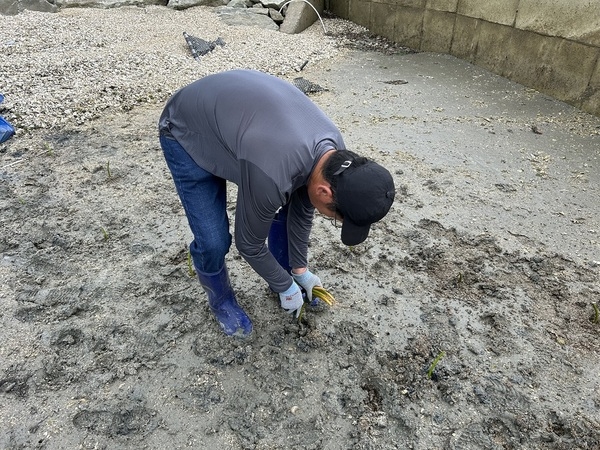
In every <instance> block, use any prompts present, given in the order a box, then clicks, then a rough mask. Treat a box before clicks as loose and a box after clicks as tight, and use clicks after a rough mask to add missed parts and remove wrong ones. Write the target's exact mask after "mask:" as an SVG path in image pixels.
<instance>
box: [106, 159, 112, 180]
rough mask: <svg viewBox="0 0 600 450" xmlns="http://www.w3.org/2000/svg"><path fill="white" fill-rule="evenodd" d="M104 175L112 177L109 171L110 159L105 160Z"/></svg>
mask: <svg viewBox="0 0 600 450" xmlns="http://www.w3.org/2000/svg"><path fill="white" fill-rule="evenodd" d="M106 175H107V176H108V178H111V177H112V174H111V172H110V161H107V162H106Z"/></svg>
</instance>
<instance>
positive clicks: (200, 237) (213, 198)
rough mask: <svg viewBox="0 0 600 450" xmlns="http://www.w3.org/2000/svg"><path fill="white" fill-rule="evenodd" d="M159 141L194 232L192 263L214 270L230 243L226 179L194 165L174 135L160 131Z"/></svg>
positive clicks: (203, 270)
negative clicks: (170, 135)
mask: <svg viewBox="0 0 600 450" xmlns="http://www.w3.org/2000/svg"><path fill="white" fill-rule="evenodd" d="M160 145H161V147H162V149H163V152H164V156H165V160H166V161H167V166H169V170H170V171H171V175H172V177H173V182H174V183H175V188H176V189H177V193H178V194H179V198H180V199H181V204H182V205H183V209H184V210H185V214H186V216H187V219H188V223H189V225H190V229H191V230H192V234H193V235H194V240H193V241H192V243H191V244H190V253H191V255H192V259H193V261H194V266H195V267H196V270H198V271H200V272H203V273H205V274H213V273H216V272H218V271H220V270H221V269H222V268H223V265H224V264H225V255H226V254H227V252H228V251H229V247H230V246H231V234H230V233H229V219H228V217H227V209H226V206H227V205H226V201H227V199H226V194H227V191H226V185H225V183H226V182H225V180H224V179H223V178H219V177H216V176H214V175H212V174H211V173H209V172H207V171H206V170H204V169H203V168H201V167H200V166H198V164H196V162H195V161H194V160H193V159H192V158H191V157H190V155H189V154H188V153H187V152H186V151H185V149H184V148H183V147H182V146H181V145H180V144H179V142H177V141H176V140H175V139H173V138H171V137H167V136H165V135H163V134H161V135H160Z"/></svg>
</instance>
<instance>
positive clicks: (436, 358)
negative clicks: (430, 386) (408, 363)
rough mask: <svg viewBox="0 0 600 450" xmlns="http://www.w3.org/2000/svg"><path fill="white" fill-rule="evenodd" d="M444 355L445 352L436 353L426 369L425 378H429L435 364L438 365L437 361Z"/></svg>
mask: <svg viewBox="0 0 600 450" xmlns="http://www.w3.org/2000/svg"><path fill="white" fill-rule="evenodd" d="M444 356H446V352H444V351H441V352H439V353H438V355H437V356H436V357H435V359H434V360H433V362H432V363H431V365H430V366H429V369H427V378H429V379H430V380H431V377H432V376H433V373H434V372H435V368H436V366H437V365H438V363H439V362H440V361H441V360H442V358H443V357H444Z"/></svg>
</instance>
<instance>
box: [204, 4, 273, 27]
mask: <svg viewBox="0 0 600 450" xmlns="http://www.w3.org/2000/svg"><path fill="white" fill-rule="evenodd" d="M215 11H216V13H217V15H218V16H219V17H220V18H221V20H222V21H223V22H225V23H226V24H227V25H232V26H237V25H246V26H254V27H260V28H264V29H266V30H274V31H277V30H279V27H278V26H277V24H276V23H275V22H273V20H272V19H271V18H270V17H269V16H268V15H265V14H259V13H257V12H256V11H255V8H230V7H228V6H221V7H217V8H215Z"/></svg>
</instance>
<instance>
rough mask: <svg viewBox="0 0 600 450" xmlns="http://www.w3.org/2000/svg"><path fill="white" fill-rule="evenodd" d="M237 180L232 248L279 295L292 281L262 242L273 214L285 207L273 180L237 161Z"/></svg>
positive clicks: (282, 195)
mask: <svg viewBox="0 0 600 450" xmlns="http://www.w3.org/2000/svg"><path fill="white" fill-rule="evenodd" d="M240 169H241V180H240V183H239V184H238V198H237V205H236V212H235V231H234V233H235V245H236V248H237V249H238V251H239V253H240V255H241V256H242V257H243V258H244V259H245V260H246V261H247V262H248V264H250V266H251V267H252V268H253V269H254V270H255V271H256V273H258V274H259V275H260V276H261V277H262V278H263V279H264V280H265V281H266V282H267V283H268V284H269V287H270V288H271V289H272V290H273V291H275V292H283V291H285V290H286V289H288V288H289V287H290V286H291V284H292V277H291V276H290V274H288V273H287V272H286V271H285V270H284V269H283V267H281V266H280V265H279V263H278V262H277V260H276V259H275V257H274V256H273V255H272V254H271V252H270V251H269V249H268V247H267V244H266V240H267V236H268V235H269V229H270V228H271V223H272V222H273V219H274V217H275V213H276V212H277V210H278V209H279V208H280V207H281V206H282V205H284V204H286V203H287V201H288V199H287V198H285V195H284V194H282V193H281V192H280V190H279V188H278V187H277V186H276V184H275V183H274V182H273V180H272V179H271V178H270V177H268V176H267V175H266V174H265V173H264V172H262V171H261V170H260V169H258V168H257V167H256V166H255V165H253V164H249V163H247V162H246V161H240Z"/></svg>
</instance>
